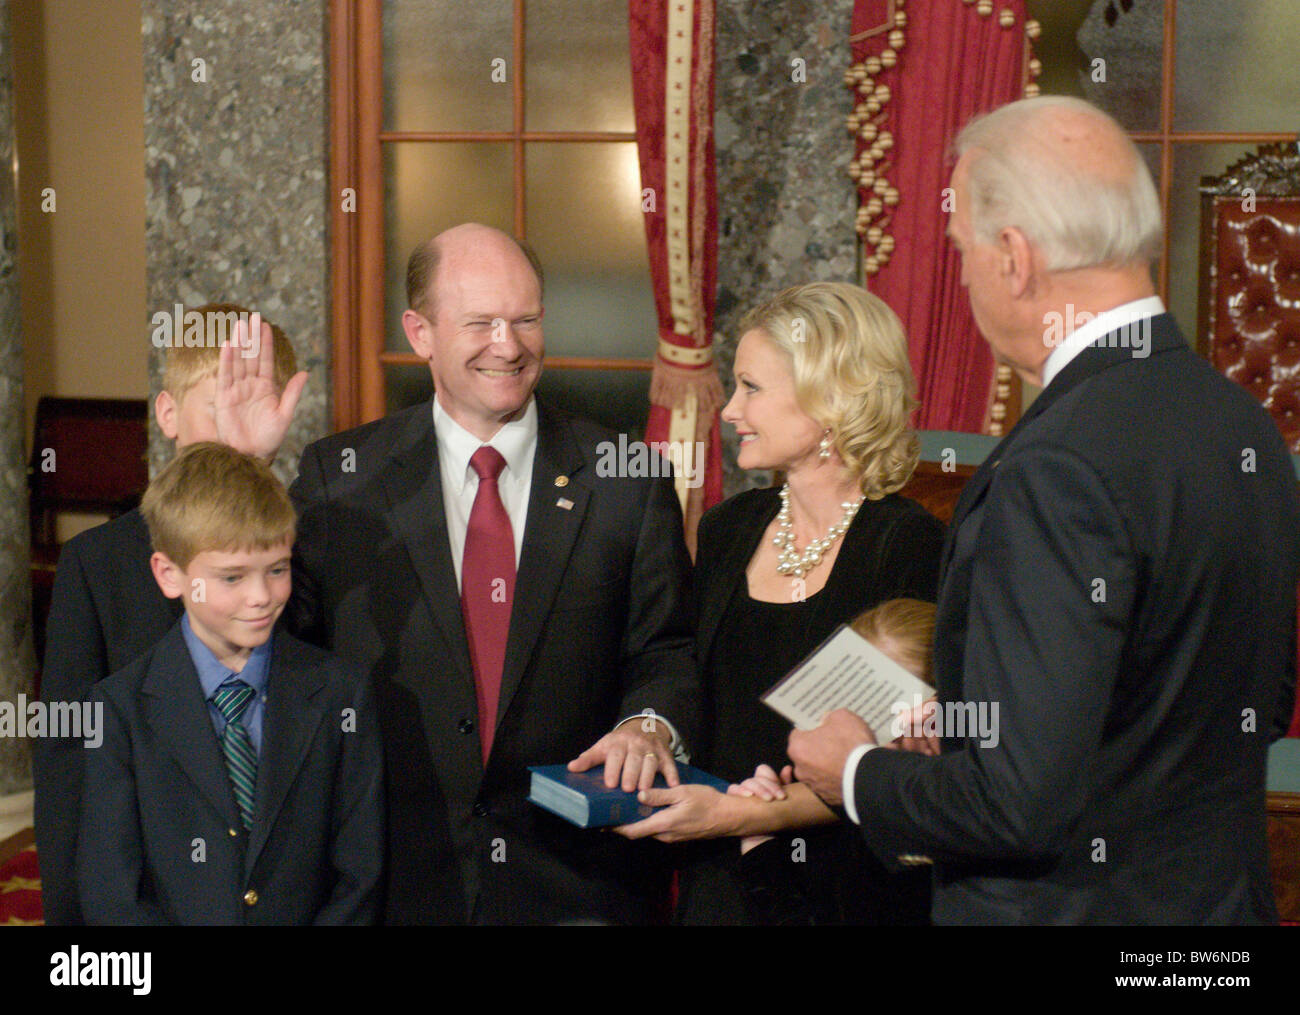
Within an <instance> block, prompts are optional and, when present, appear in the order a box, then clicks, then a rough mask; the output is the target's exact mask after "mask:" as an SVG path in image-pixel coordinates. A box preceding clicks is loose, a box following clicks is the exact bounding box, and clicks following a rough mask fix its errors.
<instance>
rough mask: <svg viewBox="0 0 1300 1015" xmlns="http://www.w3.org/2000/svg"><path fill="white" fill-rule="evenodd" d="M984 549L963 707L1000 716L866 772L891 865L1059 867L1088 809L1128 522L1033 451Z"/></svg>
mask: <svg viewBox="0 0 1300 1015" xmlns="http://www.w3.org/2000/svg"><path fill="white" fill-rule="evenodd" d="M979 540H980V546H979V552H978V555H977V557H976V559H975V561H974V562H973V564H972V567H973V571H972V576H971V587H970V603H971V607H970V611H969V618H968V625H967V631H966V640H965V645H964V660H965V661H964V670H963V675H962V679H963V681H964V691H963V695H964V699H965V700H966V701H974V702H977V703H978V702H985V703H988V705H989V706H996V707H997V709H998V712H997V721H996V723H995V724H994V729H995V730H996V737H995V738H994V737H990V738H989V740H990V742H991V743H990V746H979V742H978V738H976V739H968V740H967V741H966V744H965V747H964V749H961V750H955V751H952V752H946V751H945V753H944V754H942V755H941V756H940V757H937V758H932V757H925V756H922V755H919V754H909V753H905V752H903V751H887V750H874V751H870V752H869V753H868V754H867V755H866V756H865V757H864V758H863V759H862V760H861V762H860V763H859V765H858V768H857V772H856V774H855V783H854V802H855V804H856V807H857V812H858V816H859V819H860V821H861V825H862V831H863V834H864V836H865V837H866V840H867V843H868V844H869V845H870V847H871V848H872V849H873V851H874V852H876V854H877V855H878V856H879V857H880V858H881V859H882V860H885V861H886V862H888V861H890V860H891V859H892V858H894V857H896V856H898V855H899V854H901V853H909V852H920V853H926V854H928V855H929V856H931V857H932V858H934V859H935V860H941V861H953V862H956V861H962V860H972V859H999V858H1000V859H1023V860H1031V859H1041V858H1045V857H1051V856H1053V855H1058V854H1059V852H1060V850H1061V848H1063V844H1064V842H1065V841H1066V839H1067V836H1068V835H1069V833H1070V831H1071V829H1072V827H1073V825H1074V824H1075V822H1076V821H1077V819H1078V817H1079V815H1080V814H1081V813H1082V812H1083V809H1084V807H1085V805H1086V802H1087V801H1086V799H1085V798H1084V795H1083V794H1084V780H1081V779H1079V778H1078V777H1077V772H1078V771H1079V770H1080V769H1082V768H1084V767H1085V766H1087V765H1088V763H1089V760H1090V757H1091V756H1092V755H1093V754H1094V752H1095V751H1096V749H1097V746H1098V744H1099V742H1100V739H1101V730H1102V723H1103V720H1104V717H1105V714H1106V709H1107V704H1108V702H1109V700H1110V696H1111V692H1112V689H1113V687H1114V685H1115V681H1116V678H1117V674H1118V663H1119V659H1120V653H1121V650H1122V647H1123V644H1124V640H1125V636H1126V632H1127V628H1128V623H1129V617H1130V613H1131V611H1132V608H1133V602H1134V592H1133V590H1134V586H1135V575H1134V570H1133V559H1134V555H1133V552H1132V550H1131V548H1130V541H1129V537H1128V533H1127V530H1126V527H1125V525H1124V521H1123V516H1122V513H1121V512H1120V510H1119V509H1118V507H1117V505H1116V504H1115V503H1114V502H1113V500H1112V498H1111V496H1110V495H1109V493H1108V491H1107V490H1106V489H1105V487H1104V486H1103V484H1102V482H1101V480H1100V479H1099V477H1098V476H1097V474H1096V473H1095V472H1094V471H1093V470H1092V469H1091V468H1090V467H1089V466H1088V465H1087V464H1086V463H1084V462H1083V461H1082V460H1081V459H1079V458H1078V457H1076V456H1074V455H1073V454H1071V453H1070V452H1068V451H1066V450H1063V449H1047V450H1040V451H1034V452H1033V453H1032V455H1031V454H1028V453H1026V454H1023V455H1021V456H1019V457H1018V458H1017V459H1014V460H1012V459H1008V460H1004V462H1003V463H1002V465H1001V466H1000V467H999V474H998V475H997V476H996V477H995V478H994V481H993V485H992V486H991V487H990V490H989V493H988V497H987V501H986V507H985V509H984V519H983V522H982V526H981V528H980V532H979ZM1098 580H1101V581H1104V582H1105V587H1104V601H1101V602H1098V601H1095V597H1096V596H1097V590H1098V589H1099V588H1100V586H1098V585H1097V584H1096V583H1097V581H1098ZM989 714H990V715H991V710H990V713H989ZM993 741H995V742H993Z"/></svg>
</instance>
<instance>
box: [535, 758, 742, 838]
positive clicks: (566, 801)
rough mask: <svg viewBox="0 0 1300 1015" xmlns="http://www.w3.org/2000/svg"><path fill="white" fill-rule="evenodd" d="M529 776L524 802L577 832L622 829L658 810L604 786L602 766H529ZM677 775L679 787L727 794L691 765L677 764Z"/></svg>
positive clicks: (723, 784) (659, 781)
mask: <svg viewBox="0 0 1300 1015" xmlns="http://www.w3.org/2000/svg"><path fill="white" fill-rule="evenodd" d="M528 771H530V772H532V773H533V781H532V786H531V787H530V790H529V793H528V799H529V801H531V802H532V803H535V804H536V805H537V806H538V807H542V808H544V809H546V810H548V811H550V812H551V813H552V814H556V815H559V816H560V817H562V818H564V820H565V821H568V822H571V823H572V824H575V825H577V826H578V827H579V828H603V827H606V826H608V825H626V824H630V823H631V822H633V821H640V820H641V819H642V818H648V817H649V816H650V815H651V814H653V813H654V812H655V811H658V810H662V809H663V808H661V807H651V806H650V805H649V804H643V803H641V802H639V801H638V800H637V798H636V793H635V792H632V793H628V792H625V791H624V790H622V789H620V788H619V787H617V786H616V787H614V788H613V789H610V788H609V787H607V786H606V785H605V766H604V765H597V766H596V767H595V768H589V769H588V770H587V771H585V772H570V771H569V769H568V766H566V765H529V766H528ZM677 774H678V775H680V776H681V778H682V782H683V783H698V784H700V785H702V786H712V787H713V788H714V789H716V790H717V791H718V792H719V793H725V792H727V787H728V786H729V785H730V783H728V782H727V780H726V779H719V778H718V777H717V776H716V775H710V774H709V773H708V772H703V771H701V770H700V769H698V768H694V767H692V766H691V765H683V764H682V763H681V762H680V761H679V762H678V763H677ZM667 787H668V783H666V782H665V781H664V777H663V775H656V776H655V789H666V788H667Z"/></svg>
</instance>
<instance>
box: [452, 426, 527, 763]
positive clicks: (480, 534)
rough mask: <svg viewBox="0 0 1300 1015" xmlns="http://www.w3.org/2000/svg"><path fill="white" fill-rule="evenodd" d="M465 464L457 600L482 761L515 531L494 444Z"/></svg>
mask: <svg viewBox="0 0 1300 1015" xmlns="http://www.w3.org/2000/svg"><path fill="white" fill-rule="evenodd" d="M469 464H470V468H472V469H473V470H474V471H475V472H476V473H478V493H476V494H475V495H474V508H473V510H472V511H470V514H469V529H468V530H467V531H466V533H465V555H464V557H463V558H462V562H461V579H460V589H461V591H460V605H461V612H462V613H463V615H464V617H465V636H466V637H467V638H468V639H469V654H470V659H471V660H472V661H473V663H474V688H475V692H476V694H477V696H478V735H479V743H480V745H481V746H482V748H483V763H484V764H485V765H486V764H487V759H488V755H489V754H491V753H492V735H493V734H494V733H495V732H496V724H497V702H498V700H499V699H500V697H501V670H502V668H503V667H504V665H505V660H506V637H507V635H508V634H509V633H510V607H511V604H512V603H513V602H514V599H515V536H514V530H513V529H512V528H511V527H510V516H509V515H508V514H506V509H505V505H504V504H502V503H501V493H500V491H499V490H498V489H497V477H498V476H499V475H500V474H501V470H502V469H503V468H505V464H506V460H505V459H504V458H502V457H501V454H500V452H498V451H497V450H496V448H493V447H489V446H488V445H486V444H485V445H483V447H481V448H479V449H478V450H477V451H475V452H474V456H473V457H472V458H471V459H470V460H469Z"/></svg>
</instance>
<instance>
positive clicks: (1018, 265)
mask: <svg viewBox="0 0 1300 1015" xmlns="http://www.w3.org/2000/svg"><path fill="white" fill-rule="evenodd" d="M998 256H999V258H1000V259H1001V261H1000V266H1001V268H1002V274H1003V277H1004V278H1005V279H1006V282H1007V286H1008V291H1009V293H1010V295H1011V297H1012V298H1013V299H1019V298H1020V297H1022V296H1024V295H1025V293H1026V292H1028V291H1029V288H1030V285H1031V284H1032V282H1033V280H1034V271H1035V264H1034V247H1033V245H1032V244H1031V243H1030V242H1029V238H1028V237H1027V236H1026V235H1025V234H1024V233H1022V232H1021V231H1020V230H1019V229H1017V228H1016V227H1015V226H1007V227H1006V228H1005V229H1003V230H1002V231H1001V232H1000V233H998Z"/></svg>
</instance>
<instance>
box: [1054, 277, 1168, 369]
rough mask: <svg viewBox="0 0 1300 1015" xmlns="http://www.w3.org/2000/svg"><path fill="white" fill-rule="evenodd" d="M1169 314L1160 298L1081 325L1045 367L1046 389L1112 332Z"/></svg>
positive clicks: (1128, 305) (1134, 303) (1138, 302)
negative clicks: (1094, 344) (1075, 360)
mask: <svg viewBox="0 0 1300 1015" xmlns="http://www.w3.org/2000/svg"><path fill="white" fill-rule="evenodd" d="M1164 312H1165V305H1164V302H1163V301H1162V300H1161V299H1160V297H1159V296H1144V297H1143V298H1142V299H1140V300H1133V301H1132V302H1131V303H1125V304H1122V305H1121V306H1118V307H1115V308H1113V309H1111V310H1106V311H1103V312H1102V313H1100V314H1098V315H1097V316H1096V317H1094V318H1092V319H1091V320H1089V321H1088V322H1087V323H1086V324H1082V325H1080V326H1079V327H1078V328H1076V329H1075V330H1074V331H1072V332H1071V333H1070V334H1068V335H1066V336H1065V338H1064V339H1063V340H1062V341H1061V344H1060V345H1058V346H1057V347H1056V348H1055V349H1053V350H1052V352H1051V354H1050V355H1049V356H1048V357H1047V361H1046V362H1045V363H1043V387H1047V386H1048V385H1049V384H1051V383H1052V378H1053V377H1055V376H1056V375H1057V374H1059V373H1060V372H1061V371H1062V370H1063V369H1064V368H1065V366H1066V364H1067V363H1069V362H1070V361H1071V360H1072V359H1074V357H1076V356H1078V355H1079V353H1081V352H1083V350H1084V349H1086V348H1087V347H1088V346H1090V345H1092V343H1093V342H1095V341H1097V339H1099V338H1101V337H1102V336H1103V335H1108V334H1110V333H1111V332H1112V331H1115V330H1117V329H1119V328H1122V327H1124V325H1126V324H1132V323H1133V322H1134V321H1140V320H1142V319H1143V318H1145V317H1155V316H1156V315H1157V314H1163V313H1164Z"/></svg>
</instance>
